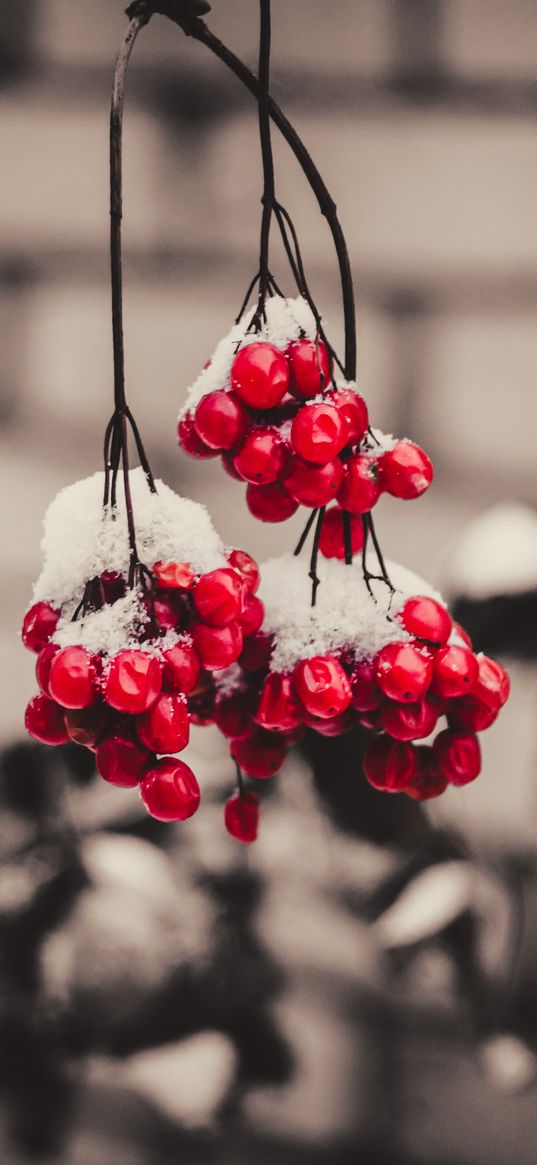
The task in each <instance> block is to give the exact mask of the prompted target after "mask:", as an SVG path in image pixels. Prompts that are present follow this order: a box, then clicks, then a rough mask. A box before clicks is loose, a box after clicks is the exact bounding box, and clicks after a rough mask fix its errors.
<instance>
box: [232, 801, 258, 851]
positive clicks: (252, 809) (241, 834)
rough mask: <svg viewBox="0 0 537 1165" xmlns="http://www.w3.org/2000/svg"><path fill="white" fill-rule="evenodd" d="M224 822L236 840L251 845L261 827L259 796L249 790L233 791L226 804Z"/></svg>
mask: <svg viewBox="0 0 537 1165" xmlns="http://www.w3.org/2000/svg"><path fill="white" fill-rule="evenodd" d="M224 823H225V826H226V829H227V831H228V833H229V834H230V836H231V837H234V838H235V841H242V842H243V844H244V845H250V843H251V842H252V841H255V840H256V837H257V833H258V829H259V797H258V796H257V795H256V794H255V793H251V792H250V791H249V790H246V789H245V791H244V793H238V792H237V793H233V794H232V796H231V797H228V799H227V801H226V804H225V806H224Z"/></svg>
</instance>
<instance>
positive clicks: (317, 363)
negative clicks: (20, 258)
mask: <svg viewBox="0 0 537 1165" xmlns="http://www.w3.org/2000/svg"><path fill="white" fill-rule="evenodd" d="M286 355H287V358H288V360H289V372H290V377H291V380H290V384H289V392H291V393H292V394H293V396H296V397H298V398H299V399H303V400H305V399H307V397H310V396H317V395H318V393H320V392H322V391H323V389H325V388H326V387H327V386H328V384H329V383H330V379H331V376H332V358H331V356H330V353H329V351H328V348H327V347H326V344H323V341H322V340H320V339H319V338H318V337H317V339H316V340H293V341H292V343H291V344H289V347H288V349H287V353H286Z"/></svg>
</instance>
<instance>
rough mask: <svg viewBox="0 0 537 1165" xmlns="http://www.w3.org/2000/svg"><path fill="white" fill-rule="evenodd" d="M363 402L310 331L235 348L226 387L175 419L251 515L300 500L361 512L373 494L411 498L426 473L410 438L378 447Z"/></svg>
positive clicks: (274, 512)
mask: <svg viewBox="0 0 537 1165" xmlns="http://www.w3.org/2000/svg"><path fill="white" fill-rule="evenodd" d="M368 426H369V418H368V411H367V405H366V403H365V401H364V399H363V397H362V396H360V395H359V393H358V392H356V390H355V388H354V387H353V386H351V385H349V384H346V383H343V384H340V385H336V383H335V382H334V380H333V378H332V359H331V356H330V353H329V351H328V348H327V347H326V345H325V344H324V343H323V341H322V340H321V339H320V338H319V337H317V339H315V340H309V339H307V338H303V339H297V340H293V341H291V343H290V344H289V345H288V346H287V348H286V349H285V350H284V351H282V350H281V349H280V348H278V347H276V346H275V345H274V344H272V343H268V342H267V341H265V340H256V341H253V342H252V343H250V344H247V345H246V346H244V347H243V348H241V349H240V350H239V351H238V352H237V354H236V356H235V357H234V360H233V362H232V365H231V371H230V374H229V378H228V383H227V384H226V385H224V386H221V387H219V388H217V389H215V390H214V391H212V392H207V393H206V394H205V395H204V396H202V397H201V400H199V402H198V404H197V405H196V407H195V409H194V410H193V411H192V410H190V411H188V412H187V413H186V414H185V415H184V416H183V417H182V418H181V420H180V421H179V428H178V435H179V442H180V444H181V446H182V448H183V449H184V450H185V451H186V452H187V453H189V454H191V456H193V457H199V458H206V457H216V456H218V455H220V456H221V457H222V462H223V465H224V467H225V469H226V470H227V471H228V473H230V474H231V476H232V477H234V478H237V479H238V480H239V481H243V482H247V483H248V484H247V490H246V501H247V504H248V507H249V509H250V511H251V513H252V514H253V515H254V517H256V518H258V519H260V520H261V521H263V522H282V521H285V520H286V519H287V518H290V517H291V515H292V514H294V513H295V511H296V510H297V509H298V506H299V505H302V506H308V507H310V508H312V509H317V508H319V507H321V506H326V505H327V504H328V503H330V502H332V501H337V503H338V505H339V506H340V507H341V509H342V510H345V511H346V512H347V513H349V514H355V515H360V514H364V513H368V512H369V511H370V510H371V509H372V508H373V506H375V505H376V503H377V501H378V499H379V497H380V495H381V493H383V492H384V493H389V494H392V495H393V496H394V497H397V498H404V499H411V498H417V497H419V496H420V495H421V494H423V493H424V492H425V490H426V489H428V487H429V486H430V484H431V481H432V478H433V467H432V464H431V462H430V460H429V458H428V457H427V455H426V453H424V452H423V450H422V449H420V448H419V446H418V445H415V444H413V443H412V442H411V441H407V440H401V441H395V442H394V443H393V445H392V447H391V448H388V449H382V447H380V446H379V445H378V444H377V446H376V449H377V451H376V452H375V439H374V437H373V436H372V435H371V432H370V430H369V427H368Z"/></svg>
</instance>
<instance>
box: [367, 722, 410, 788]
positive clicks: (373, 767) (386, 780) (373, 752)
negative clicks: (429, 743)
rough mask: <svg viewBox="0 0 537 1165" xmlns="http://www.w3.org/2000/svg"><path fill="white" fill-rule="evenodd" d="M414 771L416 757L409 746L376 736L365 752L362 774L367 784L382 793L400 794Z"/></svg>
mask: <svg viewBox="0 0 537 1165" xmlns="http://www.w3.org/2000/svg"><path fill="white" fill-rule="evenodd" d="M415 771H416V756H415V752H414V749H413V748H412V746H411V745H410V744H404V743H402V742H399V741H395V740H391V739H390V737H389V736H377V738H376V740H373V741H372V742H371V744H369V745H368V746H367V748H366V750H365V754H364V773H365V776H366V778H367V780H368V781H369V784H370V785H372V786H373V788H374V789H378V790H379V791H380V792H382V793H401V792H402V790H403V789H406V788H407V786H408V784H409V782H410V781H411V780H412V777H413V776H414V773H415Z"/></svg>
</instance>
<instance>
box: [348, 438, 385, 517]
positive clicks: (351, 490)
mask: <svg viewBox="0 0 537 1165" xmlns="http://www.w3.org/2000/svg"><path fill="white" fill-rule="evenodd" d="M381 492H382V486H381V481H380V475H379V466H378V461H377V460H376V458H375V457H369V456H368V455H367V454H365V453H358V454H356V456H354V457H350V458H349V460H348V461H346V462H345V467H344V475H343V482H342V485H341V489H340V491H339V493H338V499H337V500H338V502H339V504H340V506H341V508H342V510H348V511H349V513H350V514H366V513H368V512H369V510H372V509H373V506H375V505H376V504H377V502H378V500H379V497H380V495H381Z"/></svg>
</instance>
